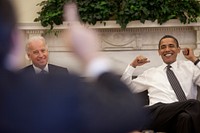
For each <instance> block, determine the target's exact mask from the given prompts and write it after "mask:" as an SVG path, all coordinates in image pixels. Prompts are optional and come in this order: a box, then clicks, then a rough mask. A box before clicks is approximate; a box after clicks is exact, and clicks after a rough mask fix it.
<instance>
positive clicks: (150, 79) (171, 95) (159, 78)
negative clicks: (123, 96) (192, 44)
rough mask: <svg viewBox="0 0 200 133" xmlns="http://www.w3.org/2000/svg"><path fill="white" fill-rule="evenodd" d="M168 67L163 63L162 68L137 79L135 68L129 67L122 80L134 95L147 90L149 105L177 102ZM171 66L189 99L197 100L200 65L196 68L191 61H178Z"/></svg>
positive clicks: (145, 72) (145, 73) (146, 72)
mask: <svg viewBox="0 0 200 133" xmlns="http://www.w3.org/2000/svg"><path fill="white" fill-rule="evenodd" d="M166 66H167V64H165V63H163V64H162V65H161V66H159V67H156V68H155V67H153V68H150V69H148V70H146V71H144V73H143V74H141V75H138V77H137V78H135V79H132V75H133V72H134V70H135V68H133V67H132V66H130V65H129V66H128V67H127V68H126V70H125V72H124V73H123V75H122V78H121V79H122V81H125V83H126V84H127V85H128V86H129V87H130V89H131V91H132V92H134V93H135V92H142V91H145V90H147V91H148V96H149V105H153V104H155V103H158V102H162V103H172V102H176V101H178V99H177V97H176V94H175V92H174V90H173V89H172V87H171V85H170V83H169V81H168V78H167V75H166ZM171 66H172V70H173V72H174V73H175V75H176V77H177V79H178V80H179V82H180V84H181V87H182V89H183V91H184V93H185V95H186V97H187V99H196V98H197V85H199V86H200V63H198V64H197V65H196V66H195V65H194V63H192V62H191V61H176V62H174V63H173V64H171Z"/></svg>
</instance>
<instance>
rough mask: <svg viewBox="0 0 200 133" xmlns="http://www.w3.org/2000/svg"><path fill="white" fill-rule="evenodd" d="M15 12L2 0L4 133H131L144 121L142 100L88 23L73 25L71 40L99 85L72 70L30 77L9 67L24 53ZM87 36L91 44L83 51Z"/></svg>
mask: <svg viewBox="0 0 200 133" xmlns="http://www.w3.org/2000/svg"><path fill="white" fill-rule="evenodd" d="M14 12H15V11H14V9H13V7H12V4H11V1H10V0H0V118H1V119H0V132H1V133H5V132H6V133H15V132H16V133H126V132H130V131H133V130H135V129H138V128H140V127H141V126H142V125H143V124H144V122H145V121H146V117H145V114H146V113H145V111H144V110H143V109H142V107H141V105H140V100H139V99H138V98H136V97H135V95H133V94H132V93H130V91H129V89H128V88H127V86H126V85H124V84H123V83H122V82H120V80H119V79H118V78H116V76H115V75H114V74H112V73H110V72H109V71H108V70H109V69H108V66H107V63H106V60H104V59H103V58H101V56H100V55H98V54H97V53H96V51H95V48H94V47H93V46H95V45H96V44H97V42H96V41H94V40H95V36H96V35H95V34H94V35H92V34H91V31H90V30H87V29H85V28H84V27H82V28H80V29H79V32H77V31H76V29H74V28H75V27H73V26H72V27H71V30H70V32H69V39H70V40H71V43H72V44H73V45H71V47H73V48H74V51H75V53H76V55H78V56H79V55H81V56H82V57H81V56H79V57H80V60H81V61H82V62H83V64H84V65H85V68H86V70H87V71H88V72H89V75H91V76H93V80H94V82H95V85H94V84H92V85H91V84H89V83H85V82H83V81H82V80H80V78H79V77H78V76H75V75H71V74H69V75H54V74H45V75H35V76H30V75H29V76H28V77H27V75H25V76H24V75H21V74H20V75H17V74H15V73H13V72H11V71H9V70H8V67H7V66H8V65H7V64H12V62H10V59H11V58H8V57H9V55H10V54H11V53H12V52H14V53H15V52H18V51H16V50H17V49H18V45H17V43H16V42H17V40H18V39H19V38H18V37H17V35H18V34H17V28H16V16H15V14H14ZM83 33H84V34H83ZM86 34H88V36H87V37H88V38H87V40H84V41H85V42H84V44H88V45H85V46H84V47H85V49H78V48H79V47H82V46H81V45H84V44H82V42H83V40H81V39H82V38H83V37H85V36H83V35H86ZM91 42H92V43H94V44H91ZM74 46H75V47H74ZM92 47H93V48H94V49H92ZM87 49H88V50H90V53H85V52H87V51H84V50H87ZM93 50H94V51H93ZM96 65H97V66H102V67H95V66H96Z"/></svg>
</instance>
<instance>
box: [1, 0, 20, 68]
mask: <svg viewBox="0 0 200 133" xmlns="http://www.w3.org/2000/svg"><path fill="white" fill-rule="evenodd" d="M16 23H17V18H16V14H15V11H14V7H13V5H12V3H11V0H0V66H2V65H3V64H4V60H5V58H6V56H7V54H8V53H9V52H10V49H11V47H12V45H13V42H12V32H13V31H14V29H15V28H16Z"/></svg>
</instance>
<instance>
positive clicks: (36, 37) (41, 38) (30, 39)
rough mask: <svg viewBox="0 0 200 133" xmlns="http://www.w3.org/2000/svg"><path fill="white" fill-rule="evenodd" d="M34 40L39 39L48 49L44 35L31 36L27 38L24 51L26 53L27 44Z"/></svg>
mask: <svg viewBox="0 0 200 133" xmlns="http://www.w3.org/2000/svg"><path fill="white" fill-rule="evenodd" d="M35 40H41V41H42V42H43V44H44V45H45V47H46V48H47V49H48V46H47V44H46V40H45V38H44V37H42V36H33V37H31V38H29V39H28V41H27V43H26V52H27V53H28V52H29V45H30V44H31V43H32V42H33V41H35Z"/></svg>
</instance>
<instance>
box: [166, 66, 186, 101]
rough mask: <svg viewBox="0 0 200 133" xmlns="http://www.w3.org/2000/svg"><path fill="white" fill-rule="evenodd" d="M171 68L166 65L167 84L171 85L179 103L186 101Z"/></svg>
mask: <svg viewBox="0 0 200 133" xmlns="http://www.w3.org/2000/svg"><path fill="white" fill-rule="evenodd" d="M170 68H171V66H170V65H168V66H167V71H166V72H167V77H168V80H169V83H170V84H171V86H172V88H173V89H174V92H175V93H176V96H177V98H178V100H179V101H186V100H187V98H186V96H185V94H184V92H183V90H182V88H181V85H180V83H179V81H178V79H177V78H176V76H175V74H174V72H173V71H172V70H171V69H170Z"/></svg>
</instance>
